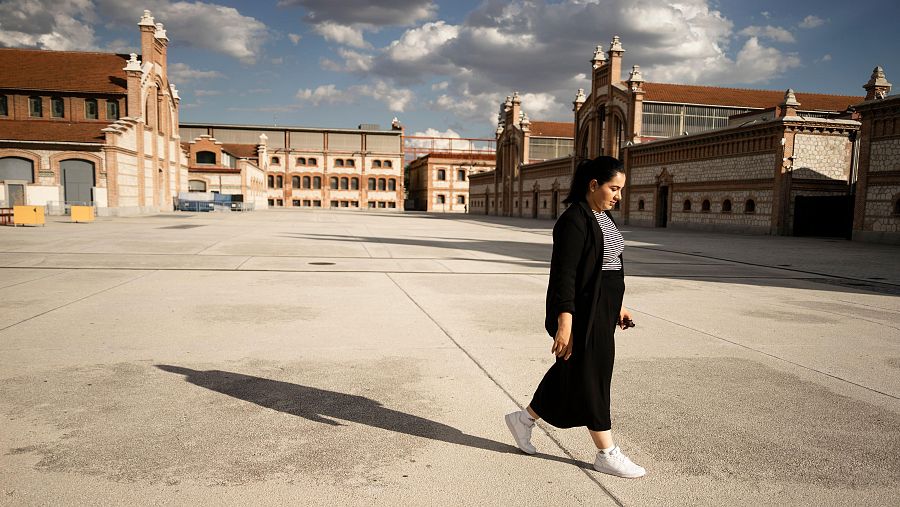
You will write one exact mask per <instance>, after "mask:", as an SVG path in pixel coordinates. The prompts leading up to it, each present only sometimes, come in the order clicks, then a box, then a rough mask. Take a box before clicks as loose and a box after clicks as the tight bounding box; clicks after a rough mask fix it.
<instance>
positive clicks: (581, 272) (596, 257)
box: [544, 202, 625, 345]
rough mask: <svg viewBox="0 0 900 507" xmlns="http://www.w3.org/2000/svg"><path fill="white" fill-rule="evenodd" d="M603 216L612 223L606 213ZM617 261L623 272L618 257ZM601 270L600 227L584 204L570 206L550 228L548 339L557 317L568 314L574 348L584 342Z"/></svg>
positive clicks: (588, 330) (545, 321)
mask: <svg viewBox="0 0 900 507" xmlns="http://www.w3.org/2000/svg"><path fill="white" fill-rule="evenodd" d="M604 213H606V214H607V216H609V218H610V220H612V216H611V215H610V214H609V212H608V211H606V212H604ZM613 223H615V221H613ZM619 260H620V261H622V266H623V268H624V266H625V261H624V259H623V257H622V256H621V255H620V256H619ZM602 268H603V231H602V230H601V229H600V224H599V223H597V218H596V217H595V216H594V212H593V211H592V210H591V207H590V205H589V204H588V203H586V202H578V203H574V204H572V205H570V206H569V207H568V208H566V210H565V211H564V212H563V214H562V215H561V216H560V217H559V219H557V220H556V224H555V225H554V226H553V256H552V257H551V259H550V283H549V284H548V285H547V314H546V317H545V319H544V327H545V328H546V329H547V332H548V333H549V334H550V336H556V330H557V326H558V323H557V318H558V317H559V314H560V313H562V312H569V313H571V314H572V337H573V339H574V340H576V343H575V345H578V344H579V342H582V343H583V342H584V341H585V339H586V337H587V336H588V334H589V333H590V331H591V326H592V324H593V320H594V316H595V315H596V310H597V303H598V301H599V297H600V276H601V274H602V273H601V269H602Z"/></svg>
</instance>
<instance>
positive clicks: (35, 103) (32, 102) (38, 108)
mask: <svg viewBox="0 0 900 507" xmlns="http://www.w3.org/2000/svg"><path fill="white" fill-rule="evenodd" d="M28 116H31V117H34V118H41V117H42V116H44V103H43V100H42V99H41V98H40V97H37V96H35V97H28Z"/></svg>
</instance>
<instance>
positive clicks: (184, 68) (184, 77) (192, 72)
mask: <svg viewBox="0 0 900 507" xmlns="http://www.w3.org/2000/svg"><path fill="white" fill-rule="evenodd" d="M219 77H223V76H222V73H221V72H219V71H216V70H197V69H192V68H191V66H190V65H188V64H186V63H172V64H169V79H170V80H171V81H173V82H177V83H184V82H186V81H193V80H196V79H214V78H219Z"/></svg>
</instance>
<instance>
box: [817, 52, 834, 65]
mask: <svg viewBox="0 0 900 507" xmlns="http://www.w3.org/2000/svg"><path fill="white" fill-rule="evenodd" d="M830 61H831V54H830V53H825V54H824V55H822V58H818V59H816V63H823V62H830Z"/></svg>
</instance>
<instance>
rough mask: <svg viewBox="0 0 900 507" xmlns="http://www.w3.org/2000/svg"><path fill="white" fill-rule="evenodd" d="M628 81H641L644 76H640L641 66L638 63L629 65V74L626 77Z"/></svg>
mask: <svg viewBox="0 0 900 507" xmlns="http://www.w3.org/2000/svg"><path fill="white" fill-rule="evenodd" d="M628 82H629V83H643V82H644V77H643V76H641V66H640V65H632V66H631V75H630V76H629V77H628Z"/></svg>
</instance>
